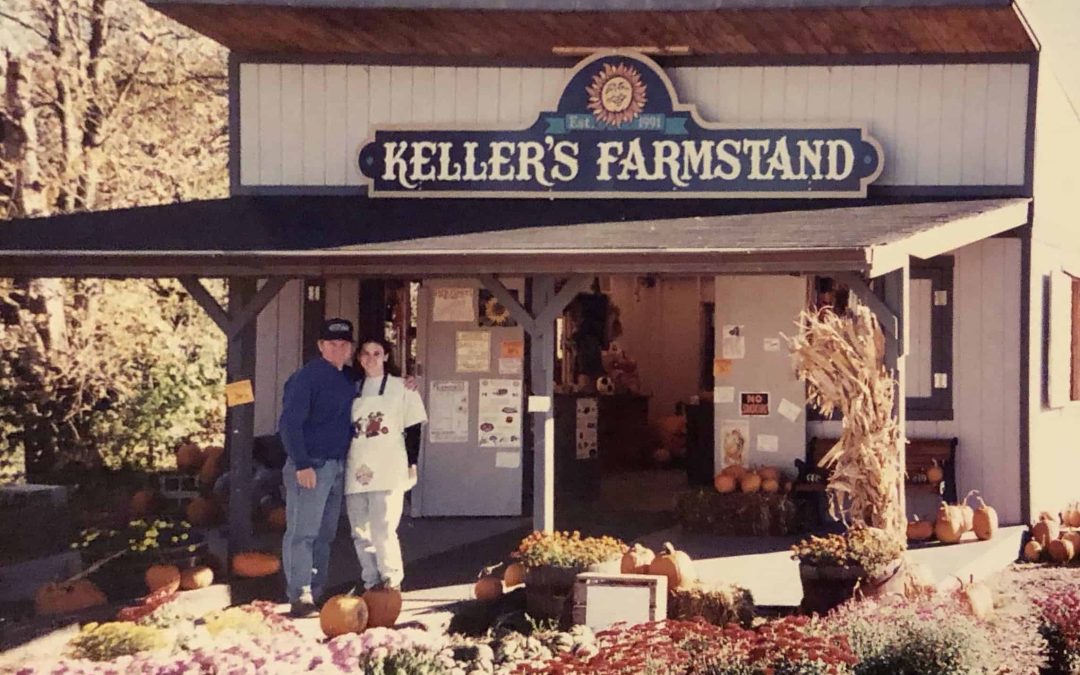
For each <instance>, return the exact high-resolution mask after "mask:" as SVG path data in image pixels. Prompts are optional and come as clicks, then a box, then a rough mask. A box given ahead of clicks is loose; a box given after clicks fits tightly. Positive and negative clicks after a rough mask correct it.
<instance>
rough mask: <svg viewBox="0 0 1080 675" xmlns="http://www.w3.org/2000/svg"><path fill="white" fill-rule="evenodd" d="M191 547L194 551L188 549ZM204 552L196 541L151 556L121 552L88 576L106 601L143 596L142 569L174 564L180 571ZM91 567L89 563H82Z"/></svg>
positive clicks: (143, 575)
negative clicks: (107, 599)
mask: <svg viewBox="0 0 1080 675" xmlns="http://www.w3.org/2000/svg"><path fill="white" fill-rule="evenodd" d="M192 547H194V549H195V550H194V551H191V550H189V549H190V548H192ZM205 549H206V542H204V541H200V542H195V543H193V544H190V545H188V544H185V545H183V546H173V547H171V548H163V549H159V550H157V551H155V552H154V553H152V554H151V553H131V552H129V553H125V554H124V555H122V556H120V557H119V558H117V559H116V560H113V561H110V562H108V563H106V564H105V565H104V566H102V567H101V568H100V569H98V570H97V571H95V572H92V573H91V574H90V576H89V577H88V578H89V579H90V580H91V581H93V582H94V583H95V584H97V585H98V587H99V588H100V589H101V590H102V591H103V592H104V593H105V596H106V597H107V598H109V601H110V602H119V601H122V600H132V599H134V598H139V597H142V596H144V595H146V594H147V592H148V589H147V588H146V580H145V575H146V569H147V568H148V567H150V566H151V565H155V564H165V565H176V566H177V567H179V568H180V569H185V568H188V567H192V566H194V565H195V564H196V563H197V562H198V561H199V558H200V556H201V555H202V554H203V552H204V551H205ZM83 562H84V564H86V565H89V564H92V563H93V562H94V561H93V560H84V561H83Z"/></svg>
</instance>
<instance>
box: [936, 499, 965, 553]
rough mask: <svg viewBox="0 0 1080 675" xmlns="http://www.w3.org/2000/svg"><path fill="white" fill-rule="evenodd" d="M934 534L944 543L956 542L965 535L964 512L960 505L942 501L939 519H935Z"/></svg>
mask: <svg viewBox="0 0 1080 675" xmlns="http://www.w3.org/2000/svg"><path fill="white" fill-rule="evenodd" d="M934 535H935V536H936V537H937V538H938V541H940V542H941V543H943V544H955V543H957V542H958V541H960V538H961V537H963V536H964V512H963V510H962V509H961V508H960V507H959V506H951V505H949V504H947V503H945V502H941V506H940V507H938V512H937V519H936V520H935V521H934Z"/></svg>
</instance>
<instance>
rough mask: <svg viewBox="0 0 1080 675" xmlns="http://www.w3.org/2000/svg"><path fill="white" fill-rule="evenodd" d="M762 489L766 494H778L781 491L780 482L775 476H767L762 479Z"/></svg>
mask: <svg viewBox="0 0 1080 675" xmlns="http://www.w3.org/2000/svg"><path fill="white" fill-rule="evenodd" d="M761 491H762V492H764V493H765V494H770V495H772V494H776V493H777V492H779V491H780V483H779V482H778V481H777V480H776V479H775V478H766V479H764V480H762V481H761Z"/></svg>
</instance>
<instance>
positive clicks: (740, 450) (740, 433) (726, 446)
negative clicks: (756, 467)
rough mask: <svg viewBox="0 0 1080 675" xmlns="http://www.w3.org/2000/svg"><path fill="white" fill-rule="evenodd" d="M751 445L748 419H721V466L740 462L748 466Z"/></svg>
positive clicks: (741, 464) (739, 463)
mask: <svg viewBox="0 0 1080 675" xmlns="http://www.w3.org/2000/svg"><path fill="white" fill-rule="evenodd" d="M749 445H750V422H749V421H748V420H721V421H720V449H721V453H722V454H721V457H720V468H721V469H722V468H724V467H728V466H731V465H732V464H738V465H739V466H746V465H747V459H748V455H749V454H750V453H749V450H750V448H749Z"/></svg>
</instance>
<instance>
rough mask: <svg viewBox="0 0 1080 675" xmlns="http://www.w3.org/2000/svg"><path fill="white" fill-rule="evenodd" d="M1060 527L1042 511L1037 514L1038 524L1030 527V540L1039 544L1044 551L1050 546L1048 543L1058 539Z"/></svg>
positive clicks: (1051, 517)
mask: <svg viewBox="0 0 1080 675" xmlns="http://www.w3.org/2000/svg"><path fill="white" fill-rule="evenodd" d="M1060 532H1061V527H1059V526H1058V522H1057V520H1056V519H1055V518H1054V517H1053V516H1051V515H1050V514H1049V513H1047V512H1045V511H1043V512H1042V513H1041V514H1039V522H1037V523H1035V524H1034V525H1032V526H1031V538H1032V539H1034V540H1035V541H1037V542H1039V545H1040V546H1042V547H1043V548H1044V549H1046V548H1048V547H1049V546H1050V542H1051V541H1053V540H1055V539H1057V538H1058V534H1059V533H1060Z"/></svg>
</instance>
